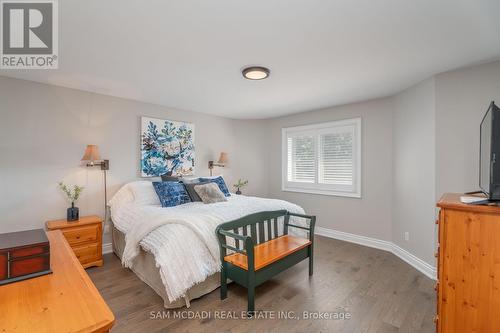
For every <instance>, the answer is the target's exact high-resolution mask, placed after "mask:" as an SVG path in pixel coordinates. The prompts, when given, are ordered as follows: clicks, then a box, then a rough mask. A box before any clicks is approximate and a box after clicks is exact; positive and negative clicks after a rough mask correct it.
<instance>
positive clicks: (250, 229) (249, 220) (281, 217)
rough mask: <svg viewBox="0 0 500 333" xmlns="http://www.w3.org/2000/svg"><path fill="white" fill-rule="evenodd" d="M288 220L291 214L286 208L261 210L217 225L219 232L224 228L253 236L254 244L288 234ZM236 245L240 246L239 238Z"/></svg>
mask: <svg viewBox="0 0 500 333" xmlns="http://www.w3.org/2000/svg"><path fill="white" fill-rule="evenodd" d="M288 220H289V216H288V212H287V211H286V210H275V211H268V212H259V213H255V214H251V215H247V216H244V217H242V218H239V219H237V220H234V221H231V222H226V223H222V224H221V225H219V226H218V227H217V232H218V230H219V229H223V230H226V231H230V232H233V233H235V234H238V235H243V236H247V235H248V236H250V237H252V240H253V242H254V244H261V243H264V242H266V241H270V240H271V239H274V238H277V237H279V236H282V235H284V234H286V233H287V228H286V227H285V224H286V223H288ZM236 247H237V248H239V241H238V240H236Z"/></svg>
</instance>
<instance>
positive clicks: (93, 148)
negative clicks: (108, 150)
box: [82, 145, 101, 162]
mask: <svg viewBox="0 0 500 333" xmlns="http://www.w3.org/2000/svg"><path fill="white" fill-rule="evenodd" d="M100 160H101V154H100V153H99V146H97V145H87V148H86V149H85V153H84V154H83V157H82V161H91V162H92V161H100Z"/></svg>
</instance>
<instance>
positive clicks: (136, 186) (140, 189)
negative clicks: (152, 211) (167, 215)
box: [128, 181, 161, 206]
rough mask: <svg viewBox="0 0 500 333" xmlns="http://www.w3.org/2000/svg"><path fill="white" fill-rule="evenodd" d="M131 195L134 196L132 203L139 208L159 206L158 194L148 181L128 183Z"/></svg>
mask: <svg viewBox="0 0 500 333" xmlns="http://www.w3.org/2000/svg"><path fill="white" fill-rule="evenodd" d="M128 186H129V187H130V190H131V191H132V194H133V195H134V203H135V204H136V205H140V206H149V205H161V203H160V199H158V194H156V191H155V189H154V187H153V183H152V182H150V181H136V182H132V183H128Z"/></svg>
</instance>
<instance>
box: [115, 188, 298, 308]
mask: <svg viewBox="0 0 500 333" xmlns="http://www.w3.org/2000/svg"><path fill="white" fill-rule="evenodd" d="M110 206H111V217H112V219H113V223H114V225H115V227H116V228H117V229H118V230H120V231H121V232H123V233H124V234H125V240H126V246H125V251H124V256H123V259H122V262H123V263H124V265H125V266H127V267H132V266H133V259H134V257H135V256H136V255H137V254H138V249H139V246H140V247H142V248H143V249H144V250H146V251H149V252H151V253H152V254H153V255H154V257H155V261H156V266H157V267H158V268H159V271H160V276H161V279H162V281H163V284H164V285H165V290H166V293H167V295H168V298H169V300H170V301H171V302H172V301H175V300H177V299H178V298H180V297H183V296H184V295H185V293H186V291H187V290H188V289H189V288H191V287H192V286H194V285H195V284H197V283H200V282H202V281H204V280H205V279H206V278H207V277H209V276H210V275H212V274H214V273H216V272H218V271H220V259H219V252H218V251H219V248H218V243H217V239H216V237H215V228H216V226H217V225H218V224H220V223H223V222H228V221H232V220H234V219H237V218H240V217H243V216H245V215H248V214H252V213H256V212H261V211H272V210H279V209H286V210H288V211H290V212H293V213H299V214H303V213H304V210H303V209H302V208H301V207H299V206H297V205H295V204H292V203H290V202H287V201H283V200H275V199H264V198H257V197H247V196H239V195H231V196H230V197H228V201H227V202H219V203H214V204H203V203H201V202H192V203H188V204H184V205H180V206H176V207H169V208H163V207H161V206H159V205H137V204H134V203H133V202H125V203H123V202H120V203H117V202H115V203H113V200H112V201H111V202H110Z"/></svg>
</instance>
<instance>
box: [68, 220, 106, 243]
mask: <svg viewBox="0 0 500 333" xmlns="http://www.w3.org/2000/svg"><path fill="white" fill-rule="evenodd" d="M63 234H64V237H66V240H67V241H68V243H69V244H70V245H78V244H83V243H86V242H96V241H97V239H98V235H99V225H97V224H94V225H88V226H82V227H76V228H70V229H68V230H63Z"/></svg>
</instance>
